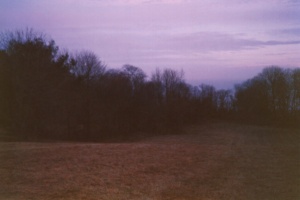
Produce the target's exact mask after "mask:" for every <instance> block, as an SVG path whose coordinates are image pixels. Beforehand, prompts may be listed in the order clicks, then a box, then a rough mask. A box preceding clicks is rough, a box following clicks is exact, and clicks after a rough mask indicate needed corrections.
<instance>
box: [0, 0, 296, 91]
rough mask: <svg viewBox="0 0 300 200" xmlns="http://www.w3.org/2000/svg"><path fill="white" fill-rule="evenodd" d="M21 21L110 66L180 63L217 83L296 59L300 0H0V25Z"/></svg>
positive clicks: (193, 75) (192, 76) (190, 77)
mask: <svg viewBox="0 0 300 200" xmlns="http://www.w3.org/2000/svg"><path fill="white" fill-rule="evenodd" d="M26 27H29V28H33V29H34V30H36V31H41V32H44V33H46V34H47V35H48V36H49V37H51V38H53V39H54V40H55V41H56V43H57V45H58V46H59V47H60V48H61V49H68V50H69V51H71V52H73V51H76V50H79V51H80V50H91V51H93V52H94V53H96V54H97V55H98V56H99V57H100V58H101V60H103V61H104V62H105V63H106V64H107V65H108V67H110V68H119V67H121V66H122V65H124V64H132V65H135V66H138V67H140V68H142V69H143V70H144V71H145V72H146V73H147V74H148V75H149V76H150V75H151V73H152V72H153V71H154V70H155V69H156V68H162V69H163V68H172V69H178V70H180V69H183V70H184V72H185V79H186V80H187V82H189V83H192V84H200V83H203V82H204V83H209V84H214V85H215V86H217V87H218V88H220V87H224V88H227V87H231V86H232V85H233V83H238V82H240V81H243V80H245V79H247V78H251V77H252V76H254V75H256V74H257V73H258V72H260V70H261V69H262V68H263V67H265V66H269V65H280V66H282V67H299V66H300V54H299V52H300V0H264V1H262V0H251V1H247V0H51V1H47V0H1V1H0V31H6V30H15V29H24V28H26Z"/></svg>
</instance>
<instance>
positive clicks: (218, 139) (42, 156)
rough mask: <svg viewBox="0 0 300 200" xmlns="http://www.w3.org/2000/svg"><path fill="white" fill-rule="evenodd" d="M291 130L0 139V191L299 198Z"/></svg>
mask: <svg viewBox="0 0 300 200" xmlns="http://www.w3.org/2000/svg"><path fill="white" fill-rule="evenodd" d="M299 136H300V133H299V131H297V130H285V129H271V128H263V127H254V126H241V125H235V124H221V123H218V124H211V125H206V126H192V127H188V128H187V129H186V133H185V134H183V135H169V136H158V137H153V138H148V139H145V140H143V141H140V142H134V143H111V144H107V143H106V144H101V143H25V142H18V143H17V142H2V143H0V163H1V164H0V199H21V200H22V199H46V200H47V199H291V200H292V199H293V200H294V199H299V197H300V180H299V177H300V171H299V169H300V166H299V165H300V162H299V161H300V158H299V155H300V154H299V153H300V149H299V141H300V139H299Z"/></svg>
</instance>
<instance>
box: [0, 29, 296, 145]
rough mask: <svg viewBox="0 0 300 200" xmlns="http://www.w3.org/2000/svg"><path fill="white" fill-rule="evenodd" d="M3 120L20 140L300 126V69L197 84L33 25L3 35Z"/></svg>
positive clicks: (0, 58) (0, 118) (0, 122)
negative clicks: (193, 127) (212, 124)
mask: <svg viewBox="0 0 300 200" xmlns="http://www.w3.org/2000/svg"><path fill="white" fill-rule="evenodd" d="M0 41H1V43H0V45H1V46H0V49H1V50H0V126H1V127H3V128H5V129H7V130H9V131H10V132H11V133H12V134H14V135H15V136H18V137H22V138H48V139H75V140H102V139H106V138H120V137H129V136H131V135H132V134H139V133H144V132H148V133H155V134H158V133H167V132H178V131H180V129H181V128H182V127H183V126H184V125H186V124H189V123H195V122H198V121H203V120H206V119H215V118H223V119H232V120H234V119H242V120H245V121H249V120H251V121H252V122H263V123H274V122H275V121H276V122H278V121H282V120H286V119H289V120H290V121H289V122H290V123H293V124H297V121H298V120H299V119H300V118H299V111H300V70H299V69H295V70H284V69H281V68H279V67H270V68H266V69H265V70H264V71H263V72H262V73H261V74H259V75H258V76H256V77H254V78H253V79H250V80H248V81H246V82H244V83H242V84H240V85H237V86H236V87H235V92H234V91H231V90H216V89H215V88H214V87H213V86H210V85H204V84H202V85H200V86H191V85H189V84H187V83H186V82H185V81H184V77H183V75H184V73H183V72H182V71H175V70H172V69H164V70H159V69H157V70H156V71H155V72H154V73H153V74H152V75H151V77H147V75H146V74H145V73H144V72H143V71H142V69H140V68H138V67H135V66H132V65H124V66H123V67H122V68H120V69H109V68H108V67H107V66H106V65H105V64H104V63H103V62H102V61H101V60H99V58H98V57H97V56H96V55H95V54H94V53H92V52H89V51H82V52H79V53H75V54H70V53H69V52H60V51H59V48H58V46H57V45H56V44H55V42H54V41H53V40H47V39H46V37H45V36H43V35H42V34H38V33H36V32H34V31H32V30H25V31H15V32H6V33H3V34H2V35H1V38H0Z"/></svg>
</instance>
